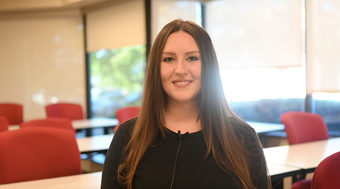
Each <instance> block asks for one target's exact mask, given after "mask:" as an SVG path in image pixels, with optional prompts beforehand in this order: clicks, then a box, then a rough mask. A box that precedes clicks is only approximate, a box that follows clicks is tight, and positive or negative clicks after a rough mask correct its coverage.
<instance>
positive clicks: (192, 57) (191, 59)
mask: <svg viewBox="0 0 340 189" xmlns="http://www.w3.org/2000/svg"><path fill="white" fill-rule="evenodd" d="M188 60H189V61H196V60H199V59H198V58H197V57H195V56H191V57H189V58H188Z"/></svg>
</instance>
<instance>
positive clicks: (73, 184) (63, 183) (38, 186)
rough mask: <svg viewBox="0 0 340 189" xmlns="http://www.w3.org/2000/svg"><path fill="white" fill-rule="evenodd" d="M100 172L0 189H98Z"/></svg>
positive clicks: (20, 183) (0, 186)
mask: <svg viewBox="0 0 340 189" xmlns="http://www.w3.org/2000/svg"><path fill="white" fill-rule="evenodd" d="M101 176H102V173H101V172H96V173H86V174H80V175H72V176H65V177H57V178H50V179H41V180H35V181H26V182H17V183H11V184H3V185H0V188H1V189H21V188H22V189H94V188H100V183H101Z"/></svg>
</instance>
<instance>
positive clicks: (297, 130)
mask: <svg viewBox="0 0 340 189" xmlns="http://www.w3.org/2000/svg"><path fill="white" fill-rule="evenodd" d="M281 121H282V123H283V124H284V125H285V131H286V133H287V138H288V142H289V144H299V143H304V142H312V141H317V140H325V139H328V138H329V134H328V128H327V125H326V123H325V122H324V120H323V118H322V117H321V116H320V115H318V114H312V113H309V112H286V113H284V114H282V115H281Z"/></svg>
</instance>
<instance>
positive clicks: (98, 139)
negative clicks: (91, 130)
mask: <svg viewBox="0 0 340 189" xmlns="http://www.w3.org/2000/svg"><path fill="white" fill-rule="evenodd" d="M112 138H113V134H111V135H100V136H92V137H84V138H78V139H77V144H78V148H79V151H80V153H92V152H105V151H107V150H108V149H109V146H110V144H111V141H112Z"/></svg>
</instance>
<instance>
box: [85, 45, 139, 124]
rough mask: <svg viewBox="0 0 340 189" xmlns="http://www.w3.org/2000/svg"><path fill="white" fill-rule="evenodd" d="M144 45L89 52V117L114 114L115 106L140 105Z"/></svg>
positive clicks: (113, 115) (114, 115) (116, 107)
mask: <svg viewBox="0 0 340 189" xmlns="http://www.w3.org/2000/svg"><path fill="white" fill-rule="evenodd" d="M145 51H146V48H145V45H135V46H128V47H122V48H116V49H110V50H99V51H95V52H92V53H90V70H91V73H90V74H91V75H90V78H91V79H90V81H91V103H92V116H93V117H116V110H117V109H118V108H121V107H125V106H131V105H141V98H142V89H143V81H144V72H145V65H146V63H145V62H146V61H145V60H146V57H145V56H146V53H145Z"/></svg>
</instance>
